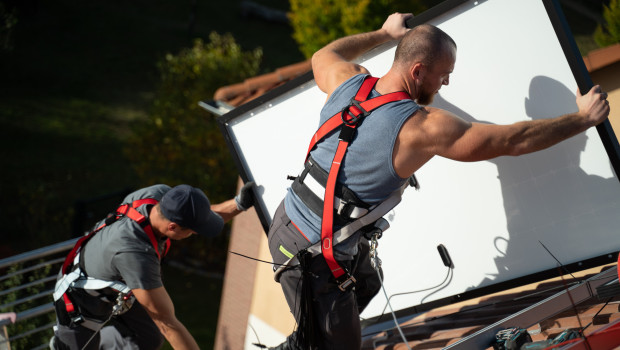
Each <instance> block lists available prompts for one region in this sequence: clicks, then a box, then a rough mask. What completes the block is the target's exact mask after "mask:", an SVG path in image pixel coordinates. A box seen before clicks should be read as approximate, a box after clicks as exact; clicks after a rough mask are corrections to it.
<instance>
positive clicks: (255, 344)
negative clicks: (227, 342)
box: [248, 322, 267, 349]
mask: <svg viewBox="0 0 620 350" xmlns="http://www.w3.org/2000/svg"><path fill="white" fill-rule="evenodd" d="M248 326H250V328H252V331H253V332H254V335H255V336H256V343H252V345H254V346H256V347H258V348H261V349H267V345H265V344H263V343H261V342H260V339H259V338H258V333H256V329H254V327H253V326H252V324H251V323H250V322H248Z"/></svg>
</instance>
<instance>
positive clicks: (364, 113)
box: [340, 99, 370, 126]
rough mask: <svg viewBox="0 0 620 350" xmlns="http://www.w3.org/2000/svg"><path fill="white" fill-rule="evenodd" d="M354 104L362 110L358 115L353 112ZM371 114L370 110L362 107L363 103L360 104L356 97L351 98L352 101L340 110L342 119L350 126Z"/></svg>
mask: <svg viewBox="0 0 620 350" xmlns="http://www.w3.org/2000/svg"><path fill="white" fill-rule="evenodd" d="M353 106H355V108H357V109H358V110H359V111H360V113H359V114H358V115H355V114H353V113H351V107H353ZM345 113H346V116H345ZM369 114H370V112H368V111H367V110H365V109H364V108H362V105H361V104H360V102H359V101H357V100H355V99H351V103H350V104H349V105H348V106H346V107H344V108H343V109H342V111H341V112H340V119H342V122H343V123H344V124H346V125H348V126H353V125H355V124H357V123H358V122H359V121H360V120H361V119H363V118H364V117H367V116H368V115H369ZM347 117H348V118H347Z"/></svg>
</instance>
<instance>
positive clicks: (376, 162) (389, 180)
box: [284, 74, 420, 243]
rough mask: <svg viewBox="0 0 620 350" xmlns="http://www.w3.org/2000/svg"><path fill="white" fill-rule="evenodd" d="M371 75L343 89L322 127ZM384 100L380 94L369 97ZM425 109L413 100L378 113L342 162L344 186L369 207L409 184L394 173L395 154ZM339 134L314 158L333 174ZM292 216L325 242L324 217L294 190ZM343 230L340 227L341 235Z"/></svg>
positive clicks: (287, 201)
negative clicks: (407, 125)
mask: <svg viewBox="0 0 620 350" xmlns="http://www.w3.org/2000/svg"><path fill="white" fill-rule="evenodd" d="M365 76H366V75H363V74H360V75H355V76H353V77H351V78H349V79H348V80H347V81H346V82H344V83H343V84H342V85H340V86H339V87H338V88H337V89H336V90H334V92H333V93H332V95H331V96H330V98H329V100H328V101H327V103H326V104H325V106H324V107H323V109H322V110H321V118H320V125H322V124H323V123H324V122H325V121H326V120H328V119H329V118H330V117H332V116H333V115H334V114H336V113H338V112H340V111H341V110H342V109H343V108H344V107H345V106H347V105H349V104H350V101H351V99H352V98H353V97H354V96H355V94H356V93H357V90H358V89H359V87H360V86H361V84H362V82H363V80H364V77H365ZM376 96H379V93H378V92H376V91H375V90H373V91H372V93H371V95H370V97H369V98H372V97H376ZM419 108H420V107H419V106H418V105H417V104H416V103H415V102H414V101H412V100H403V101H397V102H391V103H388V104H386V105H383V106H381V107H379V108H377V109H376V110H374V111H373V112H372V113H371V114H370V115H369V116H367V117H366V118H365V119H364V120H363V121H362V123H361V124H360V125H358V127H357V133H356V135H355V137H354V139H353V142H351V143H350V144H349V147H348V149H347V153H346V155H345V157H344V160H343V162H342V165H341V168H340V173H339V175H338V181H339V182H340V183H342V184H344V185H346V186H347V187H348V188H349V189H351V190H353V191H354V192H355V193H356V194H357V196H358V197H359V198H360V199H361V200H363V201H364V202H366V203H368V204H371V205H372V204H377V203H380V202H381V201H383V200H384V199H386V198H387V197H388V196H389V195H390V194H391V193H392V192H393V191H395V190H397V189H398V188H400V187H401V186H402V185H404V183H405V182H406V181H407V179H406V178H405V179H403V178H401V177H400V176H398V174H396V171H395V170H394V166H393V164H392V153H393V150H394V143H395V142H396V137H397V136H398V132H399V131H400V128H401V127H402V125H403V123H404V122H405V121H406V120H407V119H408V118H409V117H410V116H412V115H413V114H414V113H415V112H416V111H417V110H418V109H419ZM338 134H339V129H337V130H335V131H333V132H332V133H331V134H329V135H327V136H326V137H325V138H324V139H323V141H322V142H320V143H318V144H317V147H315V149H314V150H313V151H312V152H311V153H310V154H311V155H312V158H313V159H314V160H315V161H316V162H317V164H319V165H320V166H321V167H322V168H323V169H325V170H326V171H328V170H329V167H330V165H331V162H332V160H333V158H334V154H335V152H336V148H337V146H338ZM284 206H285V210H286V213H287V215H288V216H289V218H290V219H291V221H292V222H293V223H295V225H297V227H298V228H299V229H300V230H301V231H302V232H303V233H304V235H306V237H307V238H308V239H309V240H310V242H311V243H315V242H318V241H319V240H320V237H321V233H320V232H321V218H320V217H319V216H317V215H316V214H314V213H313V212H312V211H311V210H310V209H308V208H307V207H306V206H305V205H304V204H303V203H302V202H301V200H300V199H299V197H297V195H296V194H295V193H294V192H293V191H292V190H291V189H290V188H289V189H288V193H287V195H286V197H285V198H284ZM336 229H338V228H336V227H335V228H334V230H336Z"/></svg>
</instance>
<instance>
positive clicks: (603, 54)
mask: <svg viewBox="0 0 620 350" xmlns="http://www.w3.org/2000/svg"><path fill="white" fill-rule="evenodd" d="M583 61H584V62H585V64H586V67H587V68H588V72H593V71H595V70H597V69H600V68H603V67H606V66H608V65H610V64H613V63H616V62H618V61H620V44H615V45H611V46H608V47H604V48H602V49H598V50H593V51H590V53H588V55H587V56H584V57H583Z"/></svg>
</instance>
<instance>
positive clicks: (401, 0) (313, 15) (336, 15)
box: [289, 0, 426, 57]
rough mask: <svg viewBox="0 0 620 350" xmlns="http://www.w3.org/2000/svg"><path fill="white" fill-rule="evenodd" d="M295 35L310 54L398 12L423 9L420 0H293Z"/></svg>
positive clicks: (302, 48) (371, 26)
mask: <svg viewBox="0 0 620 350" xmlns="http://www.w3.org/2000/svg"><path fill="white" fill-rule="evenodd" d="M290 5H291V12H290V14H289V17H290V20H291V25H292V26H293V38H294V39H295V41H297V43H298V44H299V49H300V51H301V52H302V53H303V55H304V56H306V57H311V56H312V54H313V53H314V52H316V51H317V50H318V49H320V48H321V47H323V46H325V45H326V44H328V43H329V42H331V41H333V40H335V39H338V38H341V37H343V36H347V35H351V34H356V33H361V32H367V31H371V30H375V29H378V28H381V25H382V24H383V22H384V21H385V19H386V18H387V17H388V15H389V14H391V13H394V12H412V13H414V14H415V13H419V12H421V11H423V10H424V9H426V6H425V5H424V3H423V1H420V0H374V1H370V0H290Z"/></svg>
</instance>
